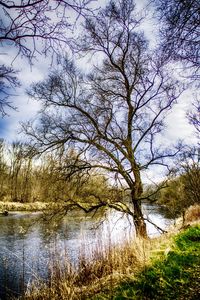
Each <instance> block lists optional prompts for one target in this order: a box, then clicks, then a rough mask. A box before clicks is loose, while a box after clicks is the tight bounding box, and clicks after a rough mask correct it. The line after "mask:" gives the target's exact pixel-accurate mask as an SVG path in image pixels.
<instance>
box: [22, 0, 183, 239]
mask: <svg viewBox="0 0 200 300" xmlns="http://www.w3.org/2000/svg"><path fill="white" fill-rule="evenodd" d="M141 21H142V20H138V18H137V16H136V15H135V13H134V4H133V1H132V0H126V1H118V2H116V3H114V2H113V1H111V2H110V3H109V4H108V6H107V7H106V8H105V9H103V10H101V11H100V12H99V14H98V15H97V17H95V18H90V19H87V21H86V24H85V30H84V33H83V34H82V39H83V42H82V43H80V44H81V49H82V51H87V52H89V53H95V54H94V55H96V57H99V58H100V59H99V63H98V65H96V66H94V67H93V70H92V72H91V74H90V75H89V76H84V75H83V74H81V73H80V72H79V71H78V70H77V68H76V67H75V66H74V65H73V63H70V62H69V61H66V60H65V61H64V63H63V66H62V68H61V69H60V70H58V71H54V72H52V73H51V74H50V75H49V77H48V79H47V80H45V81H43V82H40V83H38V84H36V85H34V86H33V87H32V89H31V90H30V92H29V94H30V96H32V97H33V98H35V99H38V100H39V101H41V102H42V104H43V109H42V112H41V118H40V123H39V125H35V126H34V124H31V122H30V123H29V124H26V125H24V126H23V127H24V130H25V132H26V133H27V134H28V135H29V139H30V138H32V142H33V143H34V144H35V145H36V146H37V147H38V148H39V149H40V151H47V150H48V149H52V148H57V147H60V146H63V145H65V146H69V147H73V148H74V149H76V151H77V153H78V159H79V161H81V162H84V163H83V164H79V169H80V168H83V169H87V168H90V169H91V168H95V169H97V170H104V171H105V172H106V173H107V176H108V175H110V176H111V178H112V179H116V181H117V182H118V183H119V184H120V183H121V185H122V186H126V188H127V189H128V190H129V192H130V194H129V195H130V199H131V200H130V204H125V203H124V202H123V197H121V199H119V196H118V197H116V193H115V197H116V199H113V198H112V197H110V199H108V196H107V198H106V199H98V203H97V204H96V205H95V206H93V205H91V207H90V209H85V211H91V210H94V209H97V208H99V207H102V206H109V207H113V208H115V209H118V210H120V211H123V212H125V213H128V214H130V215H131V216H132V217H133V222H134V225H135V228H136V233H137V234H138V235H141V236H146V235H147V232H146V224H145V218H144V216H143V213H142V209H141V200H142V199H143V196H142V193H143V186H142V179H141V173H142V172H143V171H144V170H147V169H148V168H149V167H150V166H152V165H162V166H163V167H166V168H167V167H168V162H167V159H169V158H170V157H173V156H174V155H175V152H176V151H175V152H173V151H172V150H171V151H169V150H167V149H164V148H163V147H162V146H161V145H160V144H159V143H158V141H157V138H158V139H159V136H160V134H161V131H162V128H163V119H164V116H165V115H166V113H167V111H168V110H170V108H171V106H172V104H173V103H174V102H175V101H176V99H177V97H178V95H179V93H180V91H179V90H178V89H179V84H178V82H174V81H173V80H172V79H171V76H169V75H168V74H167V71H166V70H165V66H164V65H162V64H160V63H159V61H156V59H155V57H154V55H153V53H150V51H149V49H148V45H147V41H146V40H145V38H144V36H143V34H142V33H141V32H139V29H138V26H139V24H140V22H141ZM70 203H71V204H70V205H72V206H80V205H79V203H78V202H76V203H74V202H73V199H71V202H70ZM82 208H83V209H84V207H83V206H82Z"/></svg>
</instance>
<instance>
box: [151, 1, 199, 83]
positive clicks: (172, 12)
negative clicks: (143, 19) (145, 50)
mask: <svg viewBox="0 0 200 300" xmlns="http://www.w3.org/2000/svg"><path fill="white" fill-rule="evenodd" d="M153 2H154V3H155V4H156V8H157V11H158V16H159V19H160V20H161V21H162V26H161V35H160V37H161V47H162V49H163V55H164V56H165V57H168V58H169V59H173V60H175V61H180V62H183V63H184V66H185V67H184V75H186V70H187V68H188V69H189V71H190V73H188V75H189V74H190V78H192V79H195V80H196V79H197V80H198V79H199V76H200V74H199V70H200V53H199V42H200V41H199V33H200V14H199V10H200V3H199V1H198V0H184V1H182V0H158V1H157V0H154V1H153ZM196 82H197V83H198V81H196Z"/></svg>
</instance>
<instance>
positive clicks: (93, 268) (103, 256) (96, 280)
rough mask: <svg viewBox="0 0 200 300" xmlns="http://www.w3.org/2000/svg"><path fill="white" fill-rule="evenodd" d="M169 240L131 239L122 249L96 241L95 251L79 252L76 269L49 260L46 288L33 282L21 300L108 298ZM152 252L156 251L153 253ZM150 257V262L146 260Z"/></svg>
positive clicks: (163, 248)
mask: <svg viewBox="0 0 200 300" xmlns="http://www.w3.org/2000/svg"><path fill="white" fill-rule="evenodd" d="M169 240H170V239H169V236H167V235H165V236H162V237H160V238H157V239H152V240H151V239H149V240H143V239H138V238H137V239H135V240H134V242H128V241H127V242H125V243H124V245H123V246H119V245H118V246H112V247H111V246H110V245H108V246H107V247H105V245H103V244H102V243H101V242H100V241H99V243H98V245H97V246H96V248H95V249H89V248H87V253H86V251H82V252H81V256H80V259H79V264H78V266H77V267H76V268H74V267H72V265H71V264H70V263H68V260H67V257H65V263H64V264H63V262H62V263H61V261H63V260H62V259H60V260H59V259H58V256H57V255H56V257H57V259H56V260H52V263H51V267H50V269H51V270H50V274H51V276H50V280H49V283H48V284H44V283H40V282H35V283H34V284H33V285H32V286H31V287H29V290H28V291H27V292H26V295H25V297H24V298H23V299H27V300H40V299H52V300H54V299H55V300H58V299H59V300H64V299H65V300H67V299H73V300H74V299H75V300H78V299H91V298H92V296H93V295H95V294H97V293H99V292H102V291H104V292H105V293H107V294H108V295H109V293H111V294H112V292H113V289H115V288H116V286H117V285H118V284H120V282H122V281H123V282H124V281H126V280H127V281H128V280H130V279H133V278H134V276H135V275H136V274H137V273H138V272H140V271H141V270H142V269H143V268H144V267H146V266H148V265H149V264H150V262H151V260H152V257H153V256H154V254H155V257H157V258H158V256H159V253H160V254H162V255H163V253H164V251H165V250H166V248H167V247H166V243H167V244H169ZM155 249H156V251H155ZM150 257H151V260H150Z"/></svg>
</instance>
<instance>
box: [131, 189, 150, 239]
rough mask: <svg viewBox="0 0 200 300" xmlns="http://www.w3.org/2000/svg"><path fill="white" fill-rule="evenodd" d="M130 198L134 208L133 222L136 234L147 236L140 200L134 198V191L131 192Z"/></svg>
mask: <svg viewBox="0 0 200 300" xmlns="http://www.w3.org/2000/svg"><path fill="white" fill-rule="evenodd" d="M131 198H132V199H131V200H132V203H133V208H134V219H133V222H134V225H135V231H136V236H139V237H142V238H147V237H148V236H147V228H146V223H145V221H144V216H143V213H142V206H141V201H140V200H138V199H136V198H135V196H134V192H132V193H131Z"/></svg>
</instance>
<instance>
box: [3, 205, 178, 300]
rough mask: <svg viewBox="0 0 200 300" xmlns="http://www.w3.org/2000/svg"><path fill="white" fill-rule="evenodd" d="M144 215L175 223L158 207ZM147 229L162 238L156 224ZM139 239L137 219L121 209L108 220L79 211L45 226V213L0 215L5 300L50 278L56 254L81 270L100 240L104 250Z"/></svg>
mask: <svg viewBox="0 0 200 300" xmlns="http://www.w3.org/2000/svg"><path fill="white" fill-rule="evenodd" d="M143 211H144V213H145V215H148V218H149V219H150V220H151V221H153V222H155V223H156V224H157V225H158V226H160V227H161V228H163V229H165V228H166V227H167V226H169V224H170V223H171V222H172V221H171V220H170V219H167V218H166V217H165V215H164V213H162V212H161V210H160V208H159V207H157V206H154V205H143ZM147 229H148V234H149V235H150V236H154V235H158V234H159V232H158V231H157V230H156V228H155V227H154V226H152V225H151V224H147ZM133 236H134V228H133V226H132V225H131V220H129V219H128V218H127V216H125V215H123V214H121V213H119V212H116V211H107V212H106V216H103V215H99V214H98V215H95V216H92V215H85V214H84V213H83V212H81V211H74V212H70V213H69V214H68V215H66V216H65V217H64V218H62V219H61V220H53V221H52V222H45V221H44V220H43V219H42V218H41V215H40V214H39V213H12V214H10V215H8V216H6V217H5V216H0V299H1V300H3V299H10V297H11V296H12V295H15V296H18V295H20V294H22V293H23V291H25V290H26V288H27V285H30V283H31V281H32V280H38V279H39V278H42V279H47V278H48V276H49V268H50V262H51V260H52V255H53V253H54V254H55V253H59V254H61V253H64V257H65V258H66V257H67V259H68V260H69V261H70V262H71V263H72V264H73V265H74V266H76V264H77V263H78V257H79V255H80V253H81V252H83V251H85V249H86V251H85V255H86V256H89V253H90V251H91V252H92V249H95V247H96V246H97V244H98V243H99V241H101V243H103V244H104V246H105V245H106V244H109V243H111V244H116V243H119V244H123V241H124V240H125V239H126V240H127V239H128V238H132V237H133ZM61 259H62V258H61Z"/></svg>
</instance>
